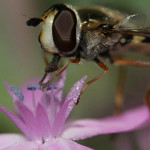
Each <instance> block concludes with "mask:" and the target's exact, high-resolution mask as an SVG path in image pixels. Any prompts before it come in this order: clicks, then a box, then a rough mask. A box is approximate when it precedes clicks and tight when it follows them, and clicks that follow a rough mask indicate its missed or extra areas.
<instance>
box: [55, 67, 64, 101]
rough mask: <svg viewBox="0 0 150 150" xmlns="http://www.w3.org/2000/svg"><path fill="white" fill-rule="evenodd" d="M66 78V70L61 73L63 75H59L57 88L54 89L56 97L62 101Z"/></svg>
mask: <svg viewBox="0 0 150 150" xmlns="http://www.w3.org/2000/svg"><path fill="white" fill-rule="evenodd" d="M65 80H66V70H65V71H63V72H62V73H61V75H60V76H59V79H58V81H57V82H56V84H55V86H56V88H57V89H56V90H54V95H55V98H57V99H58V101H59V102H61V101H62V99H63V98H62V92H63V90H62V89H63V87H64V85H65V83H64V82H65Z"/></svg>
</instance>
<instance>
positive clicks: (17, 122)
mask: <svg viewBox="0 0 150 150" xmlns="http://www.w3.org/2000/svg"><path fill="white" fill-rule="evenodd" d="M0 111H1V112H3V113H4V114H6V115H7V116H8V117H9V118H10V119H11V120H12V121H13V122H14V123H15V125H16V126H17V127H18V128H19V129H20V130H21V131H22V132H23V133H24V134H26V131H27V128H26V126H25V124H24V123H23V122H22V121H21V120H20V119H19V118H18V117H17V116H15V115H14V114H13V113H12V112H10V111H9V110H7V109H6V108H5V107H3V106H0Z"/></svg>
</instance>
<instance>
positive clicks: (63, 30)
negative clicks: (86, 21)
mask: <svg viewBox="0 0 150 150" xmlns="http://www.w3.org/2000/svg"><path fill="white" fill-rule="evenodd" d="M76 25H77V19H76V16H75V13H74V12H73V11H72V10H69V9H68V10H61V11H59V12H58V13H57V14H56V16H55V18H54V22H53V27H52V30H53V39H54V43H55V46H56V47H57V48H58V50H59V51H60V53H65V54H67V53H71V52H72V51H74V48H75V47H76Z"/></svg>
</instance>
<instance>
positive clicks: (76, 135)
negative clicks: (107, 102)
mask: <svg viewBox="0 0 150 150" xmlns="http://www.w3.org/2000/svg"><path fill="white" fill-rule="evenodd" d="M148 119H149V111H148V109H147V107H146V106H143V107H140V108H136V109H133V110H129V111H126V112H125V113H123V114H121V115H118V116H112V117H107V118H104V119H83V120H76V121H73V122H71V123H68V125H66V128H65V130H64V132H63V134H62V136H63V137H64V138H67V139H72V140H79V139H85V138H88V137H92V136H95V135H99V134H107V133H118V132H125V131H130V130H133V129H136V128H138V127H140V126H142V125H143V124H144V123H145V122H146V121H148Z"/></svg>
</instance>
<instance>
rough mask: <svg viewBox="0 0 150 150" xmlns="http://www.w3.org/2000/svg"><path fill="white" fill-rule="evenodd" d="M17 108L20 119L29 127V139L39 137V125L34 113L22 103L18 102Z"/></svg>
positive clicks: (27, 133) (27, 134)
mask: <svg viewBox="0 0 150 150" xmlns="http://www.w3.org/2000/svg"><path fill="white" fill-rule="evenodd" d="M16 106H17V112H18V114H19V117H20V118H21V119H22V120H23V122H24V123H25V125H26V127H27V132H26V136H27V137H28V138H29V139H35V138H36V137H37V132H36V131H37V130H36V126H37V123H36V118H35V116H34V114H33V112H32V111H31V110H30V109H29V108H27V107H26V106H25V105H24V104H22V103H20V102H17V103H16Z"/></svg>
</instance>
